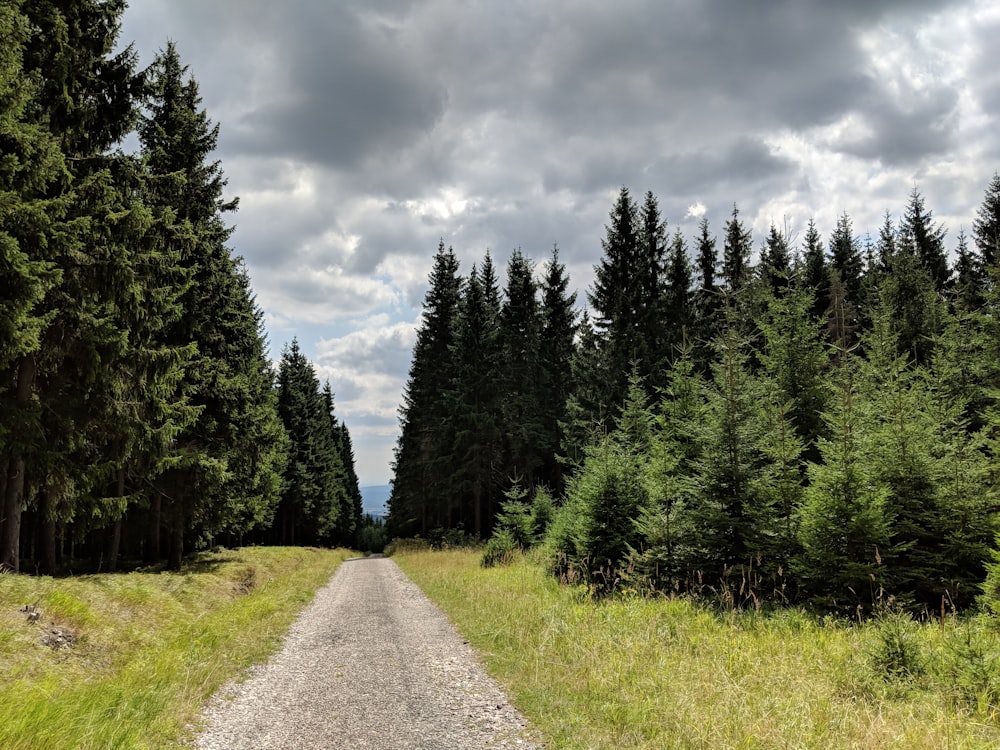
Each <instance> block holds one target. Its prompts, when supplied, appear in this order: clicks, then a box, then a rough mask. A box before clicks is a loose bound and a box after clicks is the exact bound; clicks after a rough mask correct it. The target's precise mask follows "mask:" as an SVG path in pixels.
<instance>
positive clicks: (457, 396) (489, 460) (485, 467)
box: [447, 267, 509, 538]
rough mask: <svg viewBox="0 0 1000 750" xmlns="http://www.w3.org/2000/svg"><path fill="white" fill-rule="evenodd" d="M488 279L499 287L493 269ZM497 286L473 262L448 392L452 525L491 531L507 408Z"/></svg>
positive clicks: (449, 519) (458, 324)
mask: <svg viewBox="0 0 1000 750" xmlns="http://www.w3.org/2000/svg"><path fill="white" fill-rule="evenodd" d="M488 276H490V278H487V280H486V283H488V284H490V285H492V286H493V287H494V289H495V284H496V282H495V280H494V279H493V278H492V277H491V276H492V271H489V274H488ZM497 305H498V301H497V296H496V294H495V292H489V291H487V288H486V286H485V284H484V282H483V281H482V280H481V279H480V275H479V272H478V270H477V269H476V268H475V267H473V269H472V271H471V272H470V273H469V278H468V279H467V281H466V282H465V285H464V289H463V294H462V300H461V302H460V304H459V308H458V312H457V321H456V332H455V339H454V344H453V347H452V356H453V358H454V362H455V368H456V369H455V380H454V383H453V386H452V390H451V391H450V392H449V397H450V399H451V403H450V404H449V412H450V416H449V419H450V421H451V422H452V429H453V430H454V436H455V437H454V446H453V450H452V451H449V452H448V455H449V456H450V457H452V460H453V463H454V466H453V467H452V469H451V471H452V474H453V475H454V480H453V481H452V485H453V487H452V488H450V492H449V495H448V497H447V501H448V503H449V506H450V507H449V512H448V517H447V525H448V527H450V528H456V527H458V526H460V525H461V526H463V527H464V528H466V529H469V530H470V531H472V532H473V533H475V534H476V535H478V536H480V537H482V538H485V537H487V536H488V535H489V532H490V529H491V526H492V523H493V514H494V513H495V511H496V507H495V506H496V505H498V504H499V494H500V487H501V483H502V481H503V469H502V462H503V449H504V427H505V422H504V414H503V413H502V409H503V408H504V404H503V398H504V397H505V396H507V395H509V394H507V393H506V392H505V389H504V383H503V380H502V378H503V370H502V368H501V363H502V362H504V349H503V341H502V338H501V332H500V321H499V317H500V309H499V308H498V307H497Z"/></svg>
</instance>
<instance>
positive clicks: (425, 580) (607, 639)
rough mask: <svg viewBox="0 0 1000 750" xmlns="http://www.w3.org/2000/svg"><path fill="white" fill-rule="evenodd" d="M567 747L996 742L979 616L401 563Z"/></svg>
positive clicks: (999, 725)
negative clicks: (830, 609) (741, 606)
mask: <svg viewBox="0 0 1000 750" xmlns="http://www.w3.org/2000/svg"><path fill="white" fill-rule="evenodd" d="M394 559H396V561H397V562H398V563H399V565H400V566H401V567H402V568H403V569H404V570H405V571H406V572H407V574H408V575H410V576H411V578H413V580H414V581H415V582H416V583H417V584H418V585H419V586H420V587H421V588H422V589H423V590H424V591H425V592H426V593H427V594H428V596H430V597H431V599H433V600H434V601H435V602H437V603H438V605H439V606H441V607H442V609H444V610H445V611H446V612H447V613H448V615H449V616H450V617H451V619H452V621H453V622H454V623H455V624H456V626H457V627H458V628H459V630H461V632H462V633H463V634H464V635H465V637H466V638H468V639H469V641H470V642H471V643H472V644H473V645H474V646H475V647H476V648H477V649H479V650H480V652H481V653H483V654H484V658H485V659H486V662H487V665H488V667H489V669H490V671H491V673H492V674H493V675H494V676H495V677H497V678H498V679H499V680H500V681H501V682H503V683H504V684H505V685H506V686H507V688H508V690H509V691H510V693H511V695H512V697H513V698H514V701H515V703H517V705H518V706H519V707H520V708H521V709H522V710H523V711H524V712H525V714H526V715H527V716H528V718H529V720H530V721H531V722H532V723H533V724H534V726H535V727H537V728H538V729H539V730H540V731H541V732H542V734H543V735H544V736H545V737H546V738H548V739H549V741H550V742H551V745H552V746H553V747H558V748H626V747H628V748H864V749H866V750H868V749H870V748H901V749H902V748H907V749H910V748H937V749H940V748H956V749H957V748H963V749H964V748H994V747H1000V721H998V716H997V708H996V707H997V704H998V701H1000V665H998V658H1000V636H998V632H997V626H996V625H995V623H993V622H991V621H988V620H986V619H977V620H972V621H965V622H958V621H952V622H948V623H946V624H945V626H944V627H942V626H941V625H939V624H934V625H917V624H915V623H912V622H910V621H908V620H905V619H904V618H902V617H895V616H892V615H887V616H886V617H884V618H883V619H882V620H881V621H877V622H872V623H869V624H865V625H856V624H855V625H851V624H849V623H843V622H839V621H831V620H820V619H816V618H814V617H811V616H808V615H806V614H804V613H802V612H798V611H783V612H778V613H773V614H770V615H768V614H757V613H725V614H719V613H715V612H712V611H710V610H708V609H706V608H705V607H703V606H700V605H698V604H697V603H693V602H690V601H687V600H667V599H657V600H647V599H642V598H624V599H615V600H610V601H593V600H590V599H588V598H587V597H586V596H584V595H583V594H582V593H581V592H580V591H578V590H574V589H572V588H569V587H560V586H559V585H557V584H556V583H555V582H554V581H552V580H551V579H550V578H548V577H546V576H545V575H544V573H543V571H542V569H541V567H540V566H539V565H536V564H532V563H531V562H528V561H524V562H519V563H516V564H514V565H513V566H511V567H507V568H499V569H498V568H493V569H489V570H484V569H481V568H480V567H479V565H478V561H479V553H478V552H468V551H447V552H422V551H404V552H402V553H399V554H397V555H396V557H395V558H394Z"/></svg>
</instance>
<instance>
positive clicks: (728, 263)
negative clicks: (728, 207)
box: [722, 203, 753, 293]
mask: <svg viewBox="0 0 1000 750" xmlns="http://www.w3.org/2000/svg"><path fill="white" fill-rule="evenodd" d="M752 251H753V238H752V235H751V233H750V230H749V229H748V228H747V227H746V226H744V224H743V222H742V221H741V220H740V210H739V208H737V207H736V204H735V203H734V204H733V213H732V216H731V217H730V219H729V221H727V222H726V227H725V240H724V242H723V246H722V278H723V280H724V281H725V284H726V288H727V289H728V290H729V291H730V293H735V292H738V291H739V290H740V289H742V288H743V286H744V285H745V284H746V283H747V281H749V280H750V254H751V252H752Z"/></svg>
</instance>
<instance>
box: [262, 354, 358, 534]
mask: <svg viewBox="0 0 1000 750" xmlns="http://www.w3.org/2000/svg"><path fill="white" fill-rule="evenodd" d="M278 415H279V416H280V418H281V422H282V424H283V425H284V427H285V431H286V432H287V433H288V436H289V440H290V445H289V450H288V464H287V467H286V469H285V474H284V481H283V482H282V493H281V502H280V504H279V505H278V510H277V514H276V518H275V528H276V531H277V533H278V539H279V541H280V543H281V544H286V545H287V544H292V545H294V544H317V543H325V544H328V543H330V542H331V541H332V540H333V539H334V536H335V534H336V529H337V526H336V524H337V521H338V517H339V515H340V512H341V509H343V508H344V507H345V506H347V504H348V503H347V501H346V500H345V497H344V496H345V495H346V494H347V493H346V491H345V488H344V485H343V483H342V482H343V476H344V470H343V466H342V464H341V459H340V450H339V447H338V446H337V441H336V437H335V432H334V428H333V425H332V423H331V419H330V416H331V415H330V412H329V407H328V405H327V402H326V399H325V398H324V397H323V394H322V393H321V391H320V387H319V380H318V379H317V377H316V371H315V369H314V368H313V366H312V363H311V362H309V360H308V359H307V358H306V356H305V355H304V354H303V353H302V351H301V349H300V348H299V343H298V341H297V340H296V339H292V343H291V344H290V345H289V346H287V347H285V350H284V351H283V352H282V354H281V364H280V365H279V367H278Z"/></svg>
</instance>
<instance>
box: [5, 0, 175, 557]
mask: <svg viewBox="0 0 1000 750" xmlns="http://www.w3.org/2000/svg"><path fill="white" fill-rule="evenodd" d="M123 9H124V4H123V3H121V2H106V3H98V2H95V1H93V0H74V1H73V2H60V3H55V2H49V1H48V0H39V1H38V2H32V3H30V4H26V5H24V6H23V13H24V15H25V16H26V17H27V19H28V24H29V28H30V31H31V34H30V36H28V37H26V38H25V37H21V40H22V41H23V44H22V45H18V44H17V39H18V36H17V34H18V32H17V29H16V28H14V29H12V31H13V32H14V33H13V34H12V37H13V38H14V39H15V43H14V44H13V45H12V47H13V50H14V54H15V55H16V54H17V53H18V52H20V53H21V62H22V70H23V74H24V76H25V79H23V80H30V81H31V82H32V89H31V101H30V106H28V107H27V108H26V109H24V110H22V112H23V115H22V116H21V118H20V119H21V123H23V124H24V125H29V126H32V127H33V128H35V129H34V133H35V134H36V135H41V133H42V130H43V129H44V130H47V131H48V133H49V139H44V141H45V142H43V141H39V147H40V148H39V151H38V152H36V154H35V155H36V156H37V157H38V158H41V159H43V160H45V159H47V158H51V157H52V156H53V155H54V151H53V150H52V146H53V144H57V145H58V147H59V149H60V150H61V152H62V155H63V157H64V159H65V162H64V165H65V169H63V170H61V174H60V175H59V177H58V179H57V180H51V181H48V178H47V177H46V175H51V172H49V171H48V168H50V167H51V166H52V165H51V163H50V164H49V167H48V168H47V167H45V166H44V165H42V168H41V169H40V171H39V176H38V177H39V181H38V182H37V183H35V184H34V185H33V186H32V189H33V190H35V191H38V192H36V195H37V196H38V197H42V193H41V191H44V197H45V198H48V199H50V200H52V201H53V203H51V204H50V211H51V212H47V214H48V216H47V218H48V220H49V221H51V222H58V224H54V223H53V224H49V226H48V227H46V225H45V224H46V223H47V222H45V223H35V224H30V223H29V224H26V225H22V227H21V229H20V232H21V233H22V235H21V236H22V237H23V240H22V241H21V243H20V249H21V250H22V252H23V251H25V250H27V251H28V256H29V257H28V258H27V259H18V260H19V261H20V262H19V265H21V267H22V268H26V267H25V266H24V263H23V261H24V260H30V261H32V262H37V261H42V262H43V263H44V264H45V266H44V268H45V270H46V272H48V271H50V270H51V271H52V272H53V273H56V274H58V277H57V276H51V277H49V278H50V280H55V279H56V278H58V284H53V285H51V286H47V285H46V286H47V288H46V289H45V294H44V296H43V297H41V299H40V300H37V301H36V302H35V303H34V305H33V310H34V312H33V314H32V317H33V318H34V319H35V320H39V319H40V320H44V325H43V326H42V327H41V328H40V329H35V330H37V331H38V346H37V349H35V347H34V343H33V341H32V343H31V346H30V347H24V346H22V347H21V351H20V356H18V357H17V359H16V360H15V361H14V362H13V363H12V365H11V369H12V371H13V373H14V374H13V376H12V378H11V380H10V385H9V386H8V388H7V390H6V393H5V394H4V398H5V402H6V407H5V408H4V409H3V410H2V411H4V412H6V413H10V414H12V415H13V416H14V418H15V420H16V422H17V423H19V428H20V429H19V433H20V434H23V435H25V436H32V435H34V436H35V439H34V440H33V441H32V444H28V443H22V442H20V441H18V442H17V443H15V444H14V445H12V446H11V447H10V448H11V449H8V451H7V453H8V457H7V462H6V463H7V479H6V482H5V488H4V493H5V503H4V504H5V509H6V512H5V514H4V516H5V518H6V520H5V522H4V529H3V532H4V533H3V538H2V539H0V564H6V565H7V566H9V567H12V568H14V569H16V568H17V567H18V559H19V557H20V549H19V537H20V531H21V529H20V527H21V513H22V508H23V507H24V506H25V500H27V499H28V498H29V497H30V495H31V494H32V492H31V487H32V486H33V487H34V488H35V490H36V493H37V494H36V496H37V498H38V500H39V504H38V506H37V507H32V506H31V505H29V506H28V510H29V512H30V513H32V514H33V515H34V516H35V517H36V518H37V521H38V524H39V526H40V527H41V528H42V531H41V535H40V551H39V558H40V559H39V566H40V567H41V568H43V569H46V570H47V571H50V569H51V567H52V565H53V563H54V559H55V550H54V547H55V525H56V523H57V521H58V520H60V519H66V518H69V517H72V516H73V515H74V514H75V509H74V507H73V506H74V503H75V501H76V498H75V497H74V495H73V493H72V492H71V491H70V490H71V488H72V487H73V486H74V485H75V484H76V483H77V482H81V483H82V484H83V485H87V484H89V483H90V482H92V479H93V476H94V475H95V474H100V473H101V472H102V471H103V469H104V468H105V467H107V466H108V465H109V463H112V462H115V461H119V460H120V455H116V454H115V453H116V452H114V453H112V452H108V451H101V452H99V453H98V454H97V455H88V456H86V457H83V460H81V461H78V462H74V461H73V460H72V457H71V454H72V453H73V452H75V451H77V450H78V449H79V448H80V446H83V445H85V444H86V442H87V437H86V436H87V435H88V434H90V433H91V432H92V431H93V430H94V429H95V427H96V426H97V425H99V424H105V425H110V424H112V422H113V420H114V415H115V414H116V409H117V408H118V407H119V406H120V405H121V404H120V402H117V403H116V400H115V399H116V393H115V385H116V384H119V383H121V382H123V378H122V372H121V371H122V368H123V366H124V362H125V360H126V355H127V349H128V333H127V331H128V325H129V324H130V323H131V322H135V317H134V314H135V313H136V311H137V305H136V302H137V301H138V300H140V299H142V297H143V295H144V291H145V290H144V289H143V284H144V279H143V277H142V269H143V268H144V267H145V264H146V263H148V262H152V261H150V260H149V259H148V255H149V254H150V253H152V252H154V251H153V250H152V249H150V248H148V247H146V246H144V244H143V243H142V242H138V241H137V240H139V239H140V238H142V237H143V236H144V235H145V234H146V232H147V231H148V230H149V227H150V216H149V213H148V212H146V211H144V210H143V208H142V206H141V205H140V204H139V203H138V201H137V199H136V191H135V188H134V185H131V184H130V185H129V186H128V187H124V186H123V185H121V184H120V182H119V179H120V178H122V177H123V176H124V179H123V180H122V181H124V182H128V181H129V179H130V175H131V174H133V173H134V170H133V163H132V160H131V159H129V158H127V157H122V156H120V155H108V154H107V153H106V152H107V151H108V149H109V148H110V147H112V146H113V145H114V144H116V143H117V142H118V141H119V140H120V139H121V138H122V137H123V136H124V135H125V134H126V133H127V132H128V131H129V129H130V128H131V127H132V125H133V124H134V121H135V105H136V93H137V90H138V86H139V77H138V76H137V75H136V74H135V53H134V51H133V50H132V49H131V48H126V49H125V50H123V51H121V52H119V53H117V54H112V53H113V50H114V48H115V46H116V43H117V33H118V19H119V18H120V15H121V13H122V11H123ZM16 25H17V22H16V21H15V27H16ZM5 46H6V39H5ZM22 91H23V90H22ZM12 101H16V98H15V99H12ZM25 135H26V136H28V135H30V134H29V133H25ZM24 145H27V143H26V142H25V143H24ZM17 148H18V147H15V153H16V150H17ZM5 163H6V164H8V165H9V166H8V167H7V168H10V167H12V166H15V165H16V162H12V161H10V160H7V161H6V162H5ZM46 183H47V184H46ZM24 218H30V216H29V215H25V217H24ZM56 226H58V229H57V230H56ZM81 257H85V258H86V260H87V262H86V263H81V262H80V258H81ZM35 268H36V269H38V268H40V267H37V266H36V267H35ZM32 286H33V285H32V284H29V285H28V287H27V288H26V289H25V290H24V291H23V292H20V293H21V294H23V293H24V292H27V293H28V294H29V295H31V294H35V295H37V294H38V293H40V292H41V291H42V288H41V287H39V286H35V287H34V288H35V291H34V292H32V291H31V288H32ZM155 304H156V303H154V305H155ZM143 312H144V311H143ZM155 314H156V313H155V312H154V317H155ZM26 322H28V323H29V328H28V332H29V336H31V337H33V334H32V333H31V331H32V327H31V325H30V321H26ZM32 349H35V351H31V350H32ZM29 402H30V403H29ZM132 429H133V430H136V429H138V425H136V424H133V425H132ZM32 446H34V447H32ZM112 450H113V447H112ZM91 458H93V459H94V461H95V464H94V465H91V464H89V463H88V461H89V459H91ZM30 477H34V479H30ZM29 482H31V484H29ZM86 489H87V490H89V489H90V488H89V487H87V488H86ZM89 494H90V493H89V492H88V495H89ZM92 509H93V510H96V511H97V514H98V515H100V514H104V513H105V512H107V515H108V517H110V515H112V514H114V513H116V512H118V506H117V504H115V507H108V506H107V505H105V504H102V503H97V504H96V505H93V506H91V508H88V509H87V510H84V509H83V508H82V507H81V508H79V509H78V510H79V511H80V512H81V514H82V515H83V516H84V517H86V516H87V515H89V513H90V510H92Z"/></svg>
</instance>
